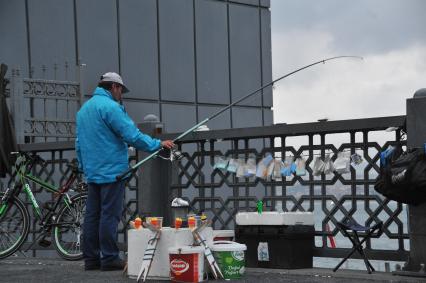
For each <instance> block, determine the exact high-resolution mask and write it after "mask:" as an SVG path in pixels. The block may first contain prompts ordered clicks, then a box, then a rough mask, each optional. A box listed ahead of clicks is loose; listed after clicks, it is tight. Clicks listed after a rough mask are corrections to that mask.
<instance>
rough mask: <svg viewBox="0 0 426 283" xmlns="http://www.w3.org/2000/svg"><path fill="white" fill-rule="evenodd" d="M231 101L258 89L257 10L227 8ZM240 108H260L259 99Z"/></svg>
mask: <svg viewBox="0 0 426 283" xmlns="http://www.w3.org/2000/svg"><path fill="white" fill-rule="evenodd" d="M229 25H230V27H229V28H230V45H231V89H232V94H231V95H232V100H233V101H236V100H237V99H238V98H241V97H242V96H244V95H246V94H247V93H249V92H251V91H254V90H256V89H258V88H259V87H260V85H261V81H260V79H261V74H260V72H261V68H260V37H259V11H258V8H253V7H250V6H241V5H229ZM240 105H256V106H261V105H262V99H261V96H260V95H256V96H253V97H252V98H250V99H247V100H245V101H243V102H241V104H240Z"/></svg>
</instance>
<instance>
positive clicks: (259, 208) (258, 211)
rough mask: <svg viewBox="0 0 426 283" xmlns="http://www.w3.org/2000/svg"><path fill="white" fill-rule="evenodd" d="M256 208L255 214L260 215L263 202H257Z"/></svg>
mask: <svg viewBox="0 0 426 283" xmlns="http://www.w3.org/2000/svg"><path fill="white" fill-rule="evenodd" d="M256 206H257V213H259V214H262V212H263V202H262V201H261V200H259V201H258V202H257V204H256Z"/></svg>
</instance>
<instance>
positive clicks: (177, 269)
mask: <svg viewBox="0 0 426 283" xmlns="http://www.w3.org/2000/svg"><path fill="white" fill-rule="evenodd" d="M188 269H189V263H187V262H186V261H184V260H182V259H174V260H172V261H171V262H170V270H171V271H172V272H174V273H175V274H176V275H180V274H182V273H184V272H186V271H187V270H188Z"/></svg>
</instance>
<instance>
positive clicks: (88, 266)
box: [84, 261, 101, 270]
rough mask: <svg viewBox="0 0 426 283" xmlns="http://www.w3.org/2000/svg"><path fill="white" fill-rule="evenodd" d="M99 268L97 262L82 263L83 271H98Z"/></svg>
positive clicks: (99, 265)
mask: <svg viewBox="0 0 426 283" xmlns="http://www.w3.org/2000/svg"><path fill="white" fill-rule="evenodd" d="M100 268H101V264H100V263H99V261H94V262H93V261H92V262H90V261H86V262H85V263H84V270H98V269H100Z"/></svg>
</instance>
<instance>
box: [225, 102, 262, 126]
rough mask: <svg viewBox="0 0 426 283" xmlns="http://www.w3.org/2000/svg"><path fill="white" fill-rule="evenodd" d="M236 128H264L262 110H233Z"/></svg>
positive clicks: (248, 108)
mask: <svg viewBox="0 0 426 283" xmlns="http://www.w3.org/2000/svg"><path fill="white" fill-rule="evenodd" d="M232 121H233V123H234V125H233V126H234V128H246V127H258V126H262V109H260V108H255V107H234V108H232Z"/></svg>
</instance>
